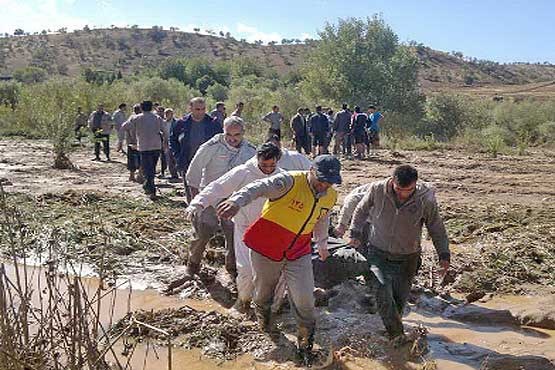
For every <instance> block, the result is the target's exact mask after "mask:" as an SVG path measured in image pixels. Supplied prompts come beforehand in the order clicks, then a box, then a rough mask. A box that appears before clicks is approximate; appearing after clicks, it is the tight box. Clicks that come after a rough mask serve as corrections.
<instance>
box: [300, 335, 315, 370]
mask: <svg viewBox="0 0 555 370" xmlns="http://www.w3.org/2000/svg"><path fill="white" fill-rule="evenodd" d="M313 346H314V329H308V328H306V327H302V326H299V328H298V329H297V357H298V358H299V361H300V363H301V365H302V366H306V367H309V366H311V365H312V362H313V361H314V354H313V353H312V347H313Z"/></svg>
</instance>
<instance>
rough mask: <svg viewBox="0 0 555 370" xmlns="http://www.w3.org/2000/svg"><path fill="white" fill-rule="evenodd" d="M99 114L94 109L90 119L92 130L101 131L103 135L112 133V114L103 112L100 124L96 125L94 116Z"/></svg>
mask: <svg viewBox="0 0 555 370" xmlns="http://www.w3.org/2000/svg"><path fill="white" fill-rule="evenodd" d="M96 114H98V112H97V111H93V112H92V113H91V114H90V116H89V119H88V123H89V128H90V129H91V131H92V132H98V131H100V133H101V134H103V135H110V133H111V132H112V116H110V113H108V112H102V118H101V120H100V126H95V122H94V116H95V115H96Z"/></svg>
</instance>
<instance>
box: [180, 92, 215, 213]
mask: <svg viewBox="0 0 555 370" xmlns="http://www.w3.org/2000/svg"><path fill="white" fill-rule="evenodd" d="M189 111H190V114H186V115H185V116H183V118H181V119H180V120H177V121H175V122H173V123H172V124H171V126H170V139H169V144H170V150H171V152H172V154H173V157H174V158H175V161H176V163H177V170H178V171H179V172H181V173H182V174H183V185H184V187H185V195H186V197H187V203H190V202H191V199H192V198H193V196H194V195H192V196H191V192H190V189H189V186H188V185H187V180H186V178H185V174H186V173H187V169H188V168H189V163H191V161H192V160H193V157H194V156H195V154H196V153H197V150H198V148H199V147H200V146H201V145H202V144H204V143H205V142H207V141H208V140H210V139H211V138H212V137H213V136H214V135H216V134H219V133H221V132H222V131H223V130H222V125H221V124H219V123H218V121H217V120H216V119H214V118H212V117H210V116H209V115H208V114H206V102H205V101H204V98H201V97H196V98H193V99H191V101H190V102H189Z"/></svg>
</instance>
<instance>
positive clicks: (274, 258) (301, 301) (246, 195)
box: [218, 155, 341, 361]
mask: <svg viewBox="0 0 555 370" xmlns="http://www.w3.org/2000/svg"><path fill="white" fill-rule="evenodd" d="M340 169H341V164H340V163H339V160H338V159H337V158H335V157H333V156H331V155H322V156H319V157H317V158H316V159H315V160H314V162H313V166H312V167H311V168H310V170H309V171H294V172H286V173H281V174H277V175H275V176H272V177H269V178H267V179H261V180H257V181H255V182H253V183H251V184H249V185H247V186H245V187H243V188H242V189H240V190H239V191H237V192H235V193H234V194H233V195H232V196H231V197H230V198H229V199H228V200H226V201H224V202H222V203H220V205H219V206H218V216H220V217H221V218H224V219H229V218H231V217H233V216H235V215H236V214H237V213H238V212H239V210H240V209H241V208H242V207H245V206H247V205H248V204H250V203H252V202H253V201H255V200H256V199H258V198H261V197H263V198H266V199H267V200H266V202H265V203H264V207H263V209H262V213H261V215H260V217H259V218H257V220H256V221H254V223H252V224H251V225H250V226H249V227H248V229H247V230H246V232H245V234H244V237H243V241H244V243H245V245H246V246H247V247H249V248H250V249H251V262H252V268H253V272H254V299H253V301H254V304H255V305H254V307H255V314H256V318H257V321H258V325H259V327H260V329H261V330H262V331H265V332H270V333H271V332H273V331H274V330H275V329H274V327H273V325H272V320H271V319H272V318H271V305H272V301H273V295H274V291H275V287H276V285H277V283H278V280H279V277H280V275H281V274H282V272H283V274H284V275H285V281H286V283H287V289H288V292H289V297H291V304H292V308H293V309H292V311H293V313H294V314H295V318H296V321H297V345H298V355H299V357H300V358H301V359H302V360H303V361H307V360H309V359H310V357H311V352H312V346H313V343H314V330H315V324H316V316H315V309H314V295H313V291H314V276H313V272H312V258H311V253H312V248H311V244H310V242H311V240H312V239H314V240H315V242H316V245H317V248H318V253H319V254H320V258H321V259H322V260H325V259H326V258H327V257H328V256H329V252H328V245H327V240H328V239H327V238H328V226H329V212H330V210H331V209H332V207H333V206H334V204H335V202H336V200H337V193H336V191H335V190H334V189H333V187H332V185H333V184H340V183H341V175H340Z"/></svg>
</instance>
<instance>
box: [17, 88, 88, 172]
mask: <svg viewBox="0 0 555 370" xmlns="http://www.w3.org/2000/svg"><path fill="white" fill-rule="evenodd" d="M74 82H75V81H73V80H70V79H55V80H50V81H47V82H44V83H41V84H36V85H32V86H27V87H26V88H25V89H23V92H22V94H21V101H20V104H19V105H18V111H19V112H18V114H19V117H21V123H22V124H23V125H26V126H27V127H34V129H35V130H36V131H38V133H39V134H40V135H41V136H42V137H45V138H47V139H48V140H49V141H50V142H51V144H52V149H53V153H54V164H53V166H54V168H59V169H68V168H73V165H72V163H71V161H70V160H69V158H68V157H67V154H68V153H69V152H70V151H71V149H72V143H73V140H74V136H73V135H74V134H73V125H74V120H75V114H76V111H77V106H78V103H77V101H76V99H75V95H74Z"/></svg>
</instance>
